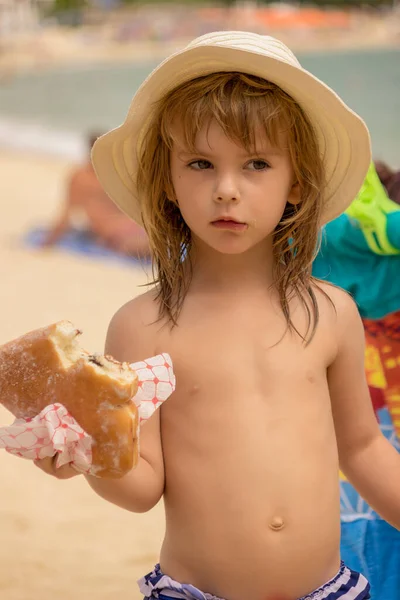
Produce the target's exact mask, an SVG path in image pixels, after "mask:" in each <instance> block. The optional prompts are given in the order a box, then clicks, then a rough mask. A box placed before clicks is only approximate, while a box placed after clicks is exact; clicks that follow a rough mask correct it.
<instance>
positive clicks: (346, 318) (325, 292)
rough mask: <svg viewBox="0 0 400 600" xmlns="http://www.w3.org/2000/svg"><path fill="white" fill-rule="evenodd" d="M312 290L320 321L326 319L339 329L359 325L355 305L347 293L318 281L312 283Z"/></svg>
mask: <svg viewBox="0 0 400 600" xmlns="http://www.w3.org/2000/svg"><path fill="white" fill-rule="evenodd" d="M313 289H314V292H315V295H316V298H317V303H318V309H319V312H320V315H321V318H322V319H324V318H325V319H328V320H329V321H330V322H332V323H333V324H335V326H339V329H340V328H341V327H345V328H347V327H351V326H355V327H357V325H358V323H361V318H360V314H359V312H358V308H357V305H356V303H355V301H354V300H353V298H352V297H351V295H350V294H349V293H348V292H346V291H345V290H343V289H341V288H339V287H337V286H335V285H333V284H330V283H327V282H324V281H320V280H317V281H314V282H313Z"/></svg>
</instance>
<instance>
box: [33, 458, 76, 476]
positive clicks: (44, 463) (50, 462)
mask: <svg viewBox="0 0 400 600" xmlns="http://www.w3.org/2000/svg"><path fill="white" fill-rule="evenodd" d="M57 457H58V455H57V454H56V455H55V456H52V457H46V458H42V459H39V460H35V461H34V463H35V465H36V466H37V467H39V469H41V470H42V471H44V472H45V473H47V475H52V476H53V477H56V478H57V479H70V478H71V477H74V476H75V475H78V472H77V471H75V469H73V468H72V467H71V466H70V465H63V466H62V467H60V468H57V466H56V465H57Z"/></svg>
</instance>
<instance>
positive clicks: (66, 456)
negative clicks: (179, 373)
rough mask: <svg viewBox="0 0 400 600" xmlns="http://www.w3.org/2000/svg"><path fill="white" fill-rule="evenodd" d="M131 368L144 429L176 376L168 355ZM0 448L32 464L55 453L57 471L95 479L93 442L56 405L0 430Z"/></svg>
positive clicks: (140, 418) (135, 399)
mask: <svg viewBox="0 0 400 600" xmlns="http://www.w3.org/2000/svg"><path fill="white" fill-rule="evenodd" d="M131 367H132V368H133V369H134V370H135V371H136V373H137V376H138V391H137V393H136V395H135V396H134V398H133V401H134V402H135V404H136V406H137V407H138V410H139V421H140V425H143V424H144V423H145V422H146V421H147V419H149V418H150V417H151V415H152V414H153V413H154V412H155V411H156V410H157V408H159V406H161V404H162V403H163V402H164V401H165V400H166V399H167V398H168V397H169V396H170V395H171V394H172V392H173V391H174V390H175V375H174V372H173V368H172V361H171V358H170V356H169V355H168V354H159V355H157V356H153V357H152V358H148V359H146V360H143V361H140V362H137V363H132V364H131ZM0 448H4V449H5V450H7V452H10V454H14V455H16V456H21V457H22V458H30V459H32V460H36V459H40V458H45V457H47V456H54V455H55V454H57V453H58V457H57V463H56V467H57V468H59V467H62V466H63V465H65V464H68V463H70V464H71V466H73V467H74V468H75V469H76V470H77V471H79V472H81V473H88V474H91V475H95V473H93V472H92V471H91V465H92V439H91V437H90V435H88V434H87V433H86V432H85V431H84V430H83V429H82V428H81V427H80V425H79V424H78V423H77V422H76V421H75V419H74V418H73V417H72V416H71V415H70V414H69V413H68V411H67V409H66V408H65V407H64V406H63V405H62V404H59V403H55V404H50V405H49V406H46V408H44V409H43V410H42V411H41V412H40V413H39V414H38V415H37V416H36V417H34V418H33V419H16V420H15V421H14V423H13V424H12V425H10V426H9V427H1V428H0Z"/></svg>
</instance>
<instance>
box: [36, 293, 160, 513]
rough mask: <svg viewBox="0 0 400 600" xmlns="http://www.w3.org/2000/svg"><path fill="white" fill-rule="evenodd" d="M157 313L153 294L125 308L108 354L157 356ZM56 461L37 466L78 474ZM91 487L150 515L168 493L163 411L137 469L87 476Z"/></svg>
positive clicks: (147, 429)
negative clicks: (120, 474) (109, 476)
mask: <svg viewBox="0 0 400 600" xmlns="http://www.w3.org/2000/svg"><path fill="white" fill-rule="evenodd" d="M156 318H157V314H156V311H155V307H154V300H153V295H152V294H151V293H147V294H143V295H142V296H139V297H138V298H135V299H134V300H132V301H131V302H129V303H128V304H126V305H125V306H123V307H122V308H121V309H120V310H119V311H118V312H117V313H116V314H115V315H114V317H113V319H112V320H111V323H110V325H109V329H108V333H107V340H106V346H105V354H110V355H111V356H113V357H114V358H115V359H116V360H118V361H121V362H129V363H132V362H136V361H139V360H142V359H144V358H148V357H150V356H153V355H154V354H155V343H154V327H155V326H154V325H150V324H149V323H152V322H154V321H155V320H156ZM51 460H52V459H43V461H39V463H36V464H37V466H39V467H40V468H42V470H44V471H45V472H46V473H49V474H52V475H54V476H55V477H57V478H58V479H68V478H69V477H71V476H73V475H76V471H74V470H73V469H72V468H71V467H70V466H68V465H66V466H65V467H61V468H60V469H57V470H55V469H54V465H52V464H51V462H50V461H51ZM85 478H86V480H87V481H88V483H89V485H90V486H91V488H92V489H93V490H94V491H95V492H96V493H97V494H98V495H99V496H101V497H102V498H104V499H105V500H108V501H109V502H112V503H113V504H116V505H117V506H120V507H121V508H125V509H127V510H130V511H132V512H147V511H148V510H150V509H151V508H153V507H154V506H155V505H156V504H157V503H158V501H159V500H160V499H161V497H162V495H163V492H164V480H165V475H164V461H163V454H162V444H161V435H160V410H157V411H156V412H155V413H154V415H153V416H152V417H151V418H150V419H149V421H148V422H147V423H146V424H145V426H144V427H143V429H142V430H141V432H140V458H139V461H138V464H137V466H136V467H135V468H134V469H133V470H132V471H130V472H129V473H127V474H126V475H125V476H124V477H122V478H121V479H106V478H98V477H93V476H89V475H85Z"/></svg>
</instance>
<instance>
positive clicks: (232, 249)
mask: <svg viewBox="0 0 400 600" xmlns="http://www.w3.org/2000/svg"><path fill="white" fill-rule="evenodd" d="M210 247H211V248H212V249H213V250H215V251H216V252H218V253H219V254H229V255H231V256H235V255H239V254H244V253H245V252H248V251H249V250H251V248H252V246H249V245H248V244H243V243H236V244H234V243H228V244H215V245H214V244H212V245H210Z"/></svg>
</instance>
